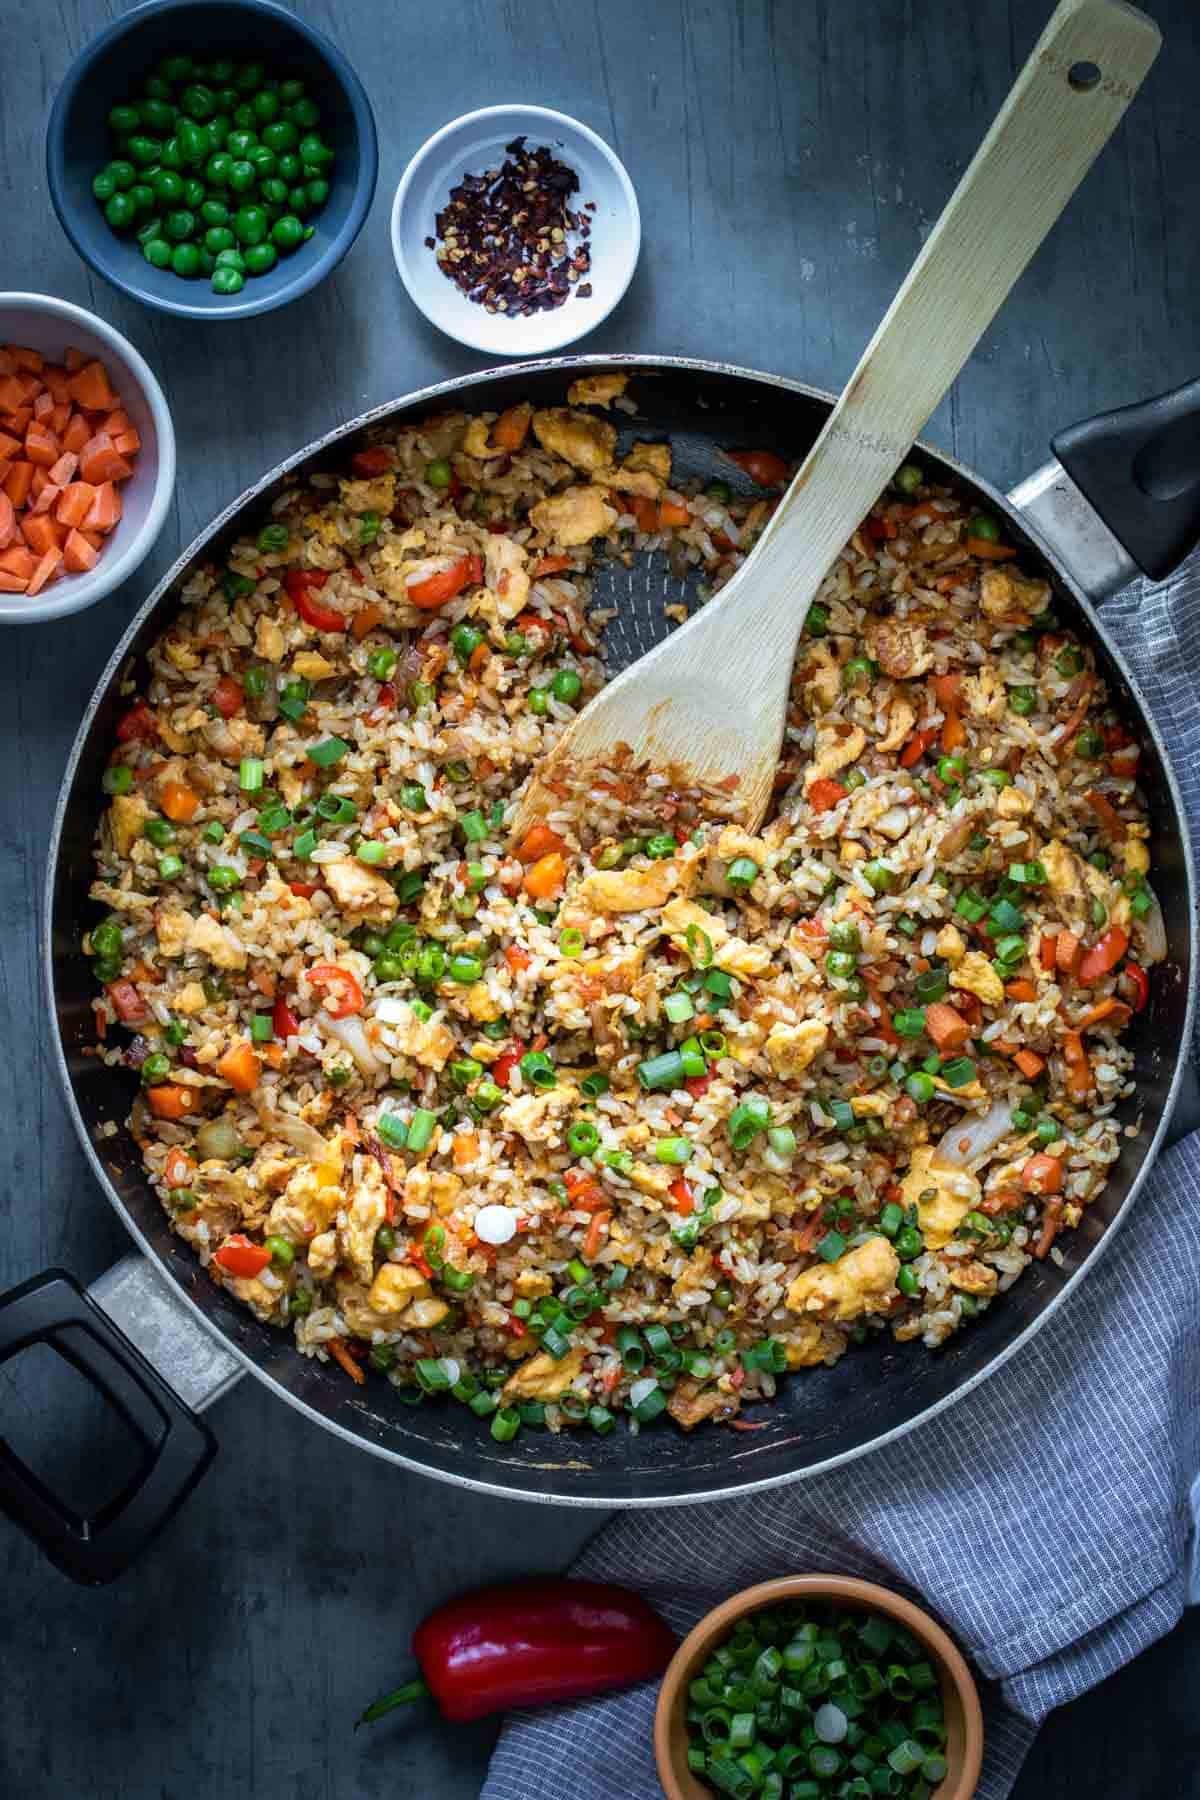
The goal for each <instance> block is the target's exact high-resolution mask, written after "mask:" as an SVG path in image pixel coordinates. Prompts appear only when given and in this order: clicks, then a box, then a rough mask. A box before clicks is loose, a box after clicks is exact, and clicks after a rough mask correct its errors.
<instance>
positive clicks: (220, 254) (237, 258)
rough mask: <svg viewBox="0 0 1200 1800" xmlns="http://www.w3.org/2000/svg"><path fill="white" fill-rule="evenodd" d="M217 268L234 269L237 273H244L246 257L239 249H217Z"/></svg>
mask: <svg viewBox="0 0 1200 1800" xmlns="http://www.w3.org/2000/svg"><path fill="white" fill-rule="evenodd" d="M217 268H218V269H236V270H237V272H238V274H239V275H244V274H245V273H246V259H245V257H244V256H243V255H242V253H241V251H240V250H218V251H217Z"/></svg>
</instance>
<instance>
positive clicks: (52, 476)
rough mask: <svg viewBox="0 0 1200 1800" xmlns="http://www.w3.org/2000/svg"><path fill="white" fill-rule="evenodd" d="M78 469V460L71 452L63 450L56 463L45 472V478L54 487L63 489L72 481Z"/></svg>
mask: <svg viewBox="0 0 1200 1800" xmlns="http://www.w3.org/2000/svg"><path fill="white" fill-rule="evenodd" d="M78 467H79V458H78V457H77V456H76V455H75V452H74V451H73V450H64V452H63V454H62V455H61V456H60V457H59V459H58V461H57V462H56V463H55V464H54V465H53V467H52V468H50V469H48V470H47V478H48V479H49V480H50V481H52V482H53V483H54V485H55V487H60V488H64V487H66V485H67V483H68V482H69V481H74V479H75V471H76V469H78Z"/></svg>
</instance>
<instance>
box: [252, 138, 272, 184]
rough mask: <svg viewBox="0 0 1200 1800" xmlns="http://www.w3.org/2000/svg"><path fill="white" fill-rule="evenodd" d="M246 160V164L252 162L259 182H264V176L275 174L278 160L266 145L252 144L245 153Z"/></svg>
mask: <svg viewBox="0 0 1200 1800" xmlns="http://www.w3.org/2000/svg"><path fill="white" fill-rule="evenodd" d="M246 160H247V162H252V163H253V164H254V167H255V168H256V169H257V171H258V176H259V180H260V181H261V180H264V179H265V178H266V176H268V175H273V174H274V173H275V170H276V168H277V166H278V160H279V159H278V158H277V157H276V155H275V152H274V151H273V150H272V149H271V148H270V147H269V146H268V145H266V144H254V145H252V146H251V148H250V149H249V150H248V151H247V152H246Z"/></svg>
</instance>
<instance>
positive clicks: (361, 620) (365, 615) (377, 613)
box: [350, 604, 383, 644]
mask: <svg viewBox="0 0 1200 1800" xmlns="http://www.w3.org/2000/svg"><path fill="white" fill-rule="evenodd" d="M382 617H383V611H382V609H381V608H380V607H378V606H375V605H374V604H372V605H370V606H360V607H359V609H358V611H357V612H356V613H355V615H354V617H353V618H352V619H351V621H350V635H351V637H353V638H356V639H357V641H358V642H359V643H360V644H361V643H362V641H363V639H364V638H365V637H366V635H367V633H368V632H369V631H374V629H375V627H376V625H378V623H379V621H380V619H382Z"/></svg>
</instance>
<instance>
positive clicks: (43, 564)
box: [25, 544, 63, 594]
mask: <svg viewBox="0 0 1200 1800" xmlns="http://www.w3.org/2000/svg"><path fill="white" fill-rule="evenodd" d="M62 561H63V557H62V551H61V550H60V549H59V547H58V545H57V544H55V546H54V548H53V549H52V550H47V552H46V554H45V556H43V558H42V560H41V561H40V562H39V564H38V566H37V568H36V569H35V570H34V571H33V574H32V575H31V576H30V577H29V586H28V587H27V588H26V589H25V592H26V593H27V594H40V593H41V591H42V589H43V588H44V587H45V586H46V585H47V583H49V582H51V581H53V580H54V578H55V576H56V575H57V574H58V572H59V570H60V569H61V568H62Z"/></svg>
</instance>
